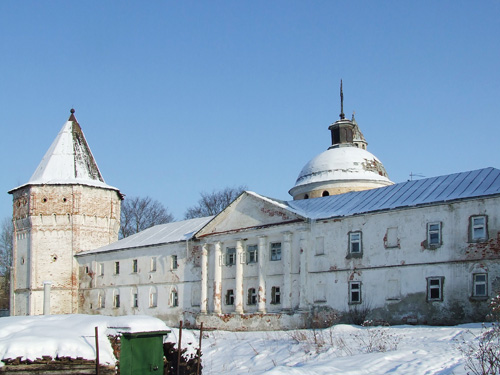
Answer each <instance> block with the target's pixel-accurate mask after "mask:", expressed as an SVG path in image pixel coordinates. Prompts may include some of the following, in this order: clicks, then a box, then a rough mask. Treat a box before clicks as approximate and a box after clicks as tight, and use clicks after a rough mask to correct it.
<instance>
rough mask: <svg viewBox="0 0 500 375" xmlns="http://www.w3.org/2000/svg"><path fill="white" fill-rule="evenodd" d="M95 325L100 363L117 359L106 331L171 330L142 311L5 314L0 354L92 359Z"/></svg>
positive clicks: (3, 356)
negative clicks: (125, 313) (113, 314)
mask: <svg viewBox="0 0 500 375" xmlns="http://www.w3.org/2000/svg"><path fill="white" fill-rule="evenodd" d="M95 327H98V333H99V361H100V363H102V364H114V363H115V362H116V359H115V357H114V354H113V349H112V347H111V343H110V342H109V340H108V337H107V336H108V335H116V334H117V333H118V332H150V331H167V330H170V328H168V327H167V326H166V325H165V323H164V322H162V321H161V320H159V319H156V318H153V317H150V316H143V315H134V316H120V317H110V316H102V315H42V316H26V317H24V316H23V317H21V316H19V317H4V318H0V358H1V359H9V358H10V359H15V358H18V357H21V358H22V360H25V359H29V360H35V359H37V358H42V357H43V356H50V357H52V358H56V357H71V358H77V357H81V358H83V359H91V360H93V359H95V358H96V350H95ZM0 365H2V363H0Z"/></svg>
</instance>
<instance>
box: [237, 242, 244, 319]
mask: <svg viewBox="0 0 500 375" xmlns="http://www.w3.org/2000/svg"><path fill="white" fill-rule="evenodd" d="M243 255H244V252H243V241H241V240H238V241H236V291H235V295H234V305H235V306H234V307H235V309H234V311H235V312H236V313H237V314H243V296H244V293H245V291H244V290H243V261H244V260H243Z"/></svg>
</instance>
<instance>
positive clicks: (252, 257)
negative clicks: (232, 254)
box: [247, 245, 259, 264]
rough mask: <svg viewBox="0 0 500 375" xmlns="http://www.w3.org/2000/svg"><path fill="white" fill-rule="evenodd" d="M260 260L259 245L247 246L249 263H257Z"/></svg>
mask: <svg viewBox="0 0 500 375" xmlns="http://www.w3.org/2000/svg"><path fill="white" fill-rule="evenodd" d="M258 261H259V249H258V247H257V245H248V246H247V263H248V264H249V263H257V262H258Z"/></svg>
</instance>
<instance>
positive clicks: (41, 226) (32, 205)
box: [9, 109, 122, 315]
mask: <svg viewBox="0 0 500 375" xmlns="http://www.w3.org/2000/svg"><path fill="white" fill-rule="evenodd" d="M74 112H75V111H74V110H73V109H72V110H71V116H70V117H69V119H68V121H67V122H66V123H65V124H64V126H63V127H62V129H61V131H60V132H59V134H58V135H57V137H56V139H55V140H54V142H53V143H52V145H51V146H50V148H49V150H48V151H47V153H46V154H45V156H44V157H43V159H42V161H41V162H40V165H39V166H38V168H37V169H36V170H35V173H33V176H31V179H30V180H29V181H28V183H26V184H24V185H21V186H19V187H17V188H15V189H12V190H11V191H9V193H10V194H12V195H13V205H14V209H13V222H14V256H13V273H12V284H11V285H12V287H11V314H12V315H38V314H42V312H43V306H44V282H50V283H51V291H50V312H51V313H52V314H67V313H77V312H78V301H77V299H78V291H77V288H78V272H79V270H78V263H77V262H76V260H75V259H74V255H75V254H76V253H78V252H80V251H84V250H90V249H95V248H98V247H101V246H104V245H107V244H109V243H111V242H114V241H116V240H117V239H118V230H119V227H120V204H121V200H122V195H121V194H120V191H119V190H118V189H116V188H114V187H112V186H109V185H107V184H106V183H105V182H104V179H103V178H102V176H101V173H100V172H99V168H98V167H97V164H96V162H95V160H94V157H93V156H92V152H91V151H90V148H89V146H88V144H87V141H86V140H85V136H84V135H83V132H82V129H81V128H80V125H79V124H78V121H77V120H76V118H75V115H74Z"/></svg>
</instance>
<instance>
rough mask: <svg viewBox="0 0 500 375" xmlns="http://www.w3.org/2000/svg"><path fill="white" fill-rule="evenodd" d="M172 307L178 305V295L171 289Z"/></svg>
mask: <svg viewBox="0 0 500 375" xmlns="http://www.w3.org/2000/svg"><path fill="white" fill-rule="evenodd" d="M171 299H172V307H177V306H179V295H178V294H177V291H175V290H173V291H172V296H171Z"/></svg>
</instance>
